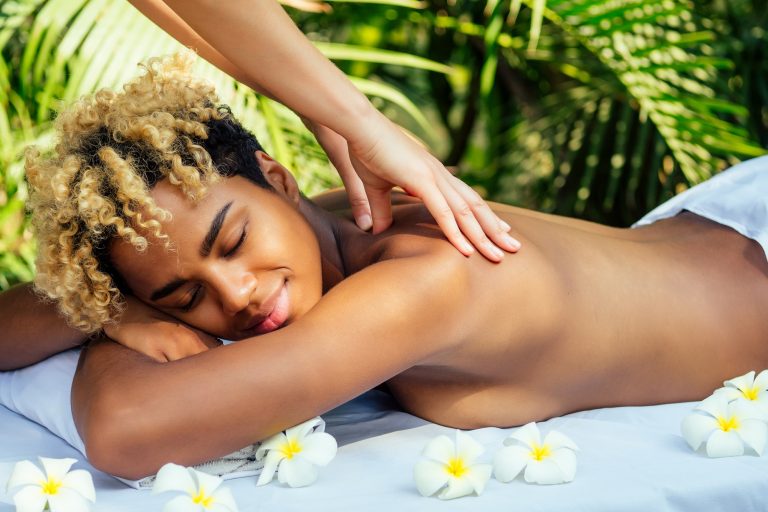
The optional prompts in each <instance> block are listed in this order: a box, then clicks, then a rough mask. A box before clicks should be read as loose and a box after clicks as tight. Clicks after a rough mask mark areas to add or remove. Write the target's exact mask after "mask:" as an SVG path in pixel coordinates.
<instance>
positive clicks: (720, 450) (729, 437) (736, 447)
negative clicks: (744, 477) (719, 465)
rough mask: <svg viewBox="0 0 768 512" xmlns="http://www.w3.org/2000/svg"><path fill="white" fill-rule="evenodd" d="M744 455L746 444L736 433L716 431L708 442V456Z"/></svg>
mask: <svg viewBox="0 0 768 512" xmlns="http://www.w3.org/2000/svg"><path fill="white" fill-rule="evenodd" d="M743 454H744V442H743V441H742V440H741V437H739V435H738V434H737V433H736V432H734V431H730V432H723V431H722V430H715V431H714V432H712V435H710V436H709V439H708V440H707V455H708V456H710V457H735V456H738V455H743Z"/></svg>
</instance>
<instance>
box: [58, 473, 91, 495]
mask: <svg viewBox="0 0 768 512" xmlns="http://www.w3.org/2000/svg"><path fill="white" fill-rule="evenodd" d="M61 485H62V487H65V488H67V489H72V490H73V491H75V492H77V493H78V494H80V495H81V496H82V497H83V498H85V499H87V500H88V501H90V502H95V501H96V489H94V487H93V478H91V474H90V473H89V472H87V471H86V470H84V469H76V470H74V471H70V472H69V473H67V475H66V476H65V477H64V480H62V481H61Z"/></svg>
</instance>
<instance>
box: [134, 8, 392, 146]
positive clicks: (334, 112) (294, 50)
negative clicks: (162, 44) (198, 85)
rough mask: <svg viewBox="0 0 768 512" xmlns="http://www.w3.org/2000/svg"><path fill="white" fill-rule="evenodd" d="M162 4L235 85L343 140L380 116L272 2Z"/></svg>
mask: <svg viewBox="0 0 768 512" xmlns="http://www.w3.org/2000/svg"><path fill="white" fill-rule="evenodd" d="M137 3H138V2H136V1H134V5H137ZM143 3H146V2H143ZM165 3H166V4H167V6H169V7H170V8H171V9H173V11H175V13H176V14H177V15H178V16H179V17H180V18H181V19H183V21H184V22H186V24H187V25H189V26H190V27H191V30H193V31H194V32H195V33H196V34H198V36H197V37H198V38H202V39H203V40H205V41H207V44H210V46H211V47H212V48H216V50H215V51H218V52H219V53H220V54H221V55H222V56H223V58H224V59H226V60H227V61H228V62H230V63H231V64H232V65H233V66H234V67H235V68H236V69H237V70H240V71H235V73H236V74H237V75H238V76H237V78H238V79H239V80H240V81H241V82H243V83H245V84H246V85H248V86H250V87H253V88H255V89H257V90H261V91H262V92H264V93H266V94H267V95H269V96H270V97H273V98H275V99H276V100H278V101H280V102H281V103H283V104H284V105H286V106H287V107H289V108H290V109H291V110H293V111H294V112H296V113H297V114H299V115H301V116H303V117H305V118H307V119H310V120H311V121H313V122H315V123H318V124H322V125H324V126H327V127H328V128H330V129H332V130H333V131H335V132H336V133H339V134H340V135H342V136H343V137H344V138H346V139H347V140H354V139H355V138H356V137H358V136H359V135H360V133H359V130H360V127H361V126H362V123H363V122H364V119H366V118H369V117H372V116H377V115H380V114H378V112H377V111H376V110H375V109H374V108H373V107H372V105H371V104H370V102H369V101H368V99H367V98H366V97H365V95H363V94H362V93H361V92H360V91H358V90H357V89H356V88H355V87H354V86H353V85H352V83H351V82H350V81H349V80H348V79H347V78H346V76H344V74H343V73H342V72H341V71H340V70H339V69H338V68H337V67H336V66H334V65H333V64H332V63H331V62H330V61H329V60H328V59H326V58H325V56H323V55H322V54H321V53H320V52H319V51H318V50H317V49H316V48H315V47H314V45H312V43H311V42H310V41H309V40H308V39H307V38H306V37H305V36H304V34H302V33H301V31H300V30H299V29H298V28H297V27H296V25H295V24H294V23H293V21H292V20H291V19H290V17H289V16H288V15H287V14H286V13H285V11H284V10H283V9H282V7H281V6H280V5H279V4H278V3H277V2H275V1H274V0H229V1H227V2H213V1H209V0H166V2H165ZM200 48H201V50H202V48H203V46H200Z"/></svg>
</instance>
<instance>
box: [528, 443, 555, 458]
mask: <svg viewBox="0 0 768 512" xmlns="http://www.w3.org/2000/svg"><path fill="white" fill-rule="evenodd" d="M550 455H552V450H550V449H549V446H547V445H543V446H536V445H534V446H533V449H532V450H531V458H532V459H533V460H544V459H546V458H547V457H549V456H550Z"/></svg>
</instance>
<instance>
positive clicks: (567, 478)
mask: <svg viewBox="0 0 768 512" xmlns="http://www.w3.org/2000/svg"><path fill="white" fill-rule="evenodd" d="M552 462H554V463H555V464H557V466H558V467H559V468H560V471H562V472H563V482H571V481H573V479H574V478H575V477H576V466H577V464H576V453H575V452H574V451H573V450H570V449H568V448H560V449H558V450H554V451H553V452H552Z"/></svg>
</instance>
